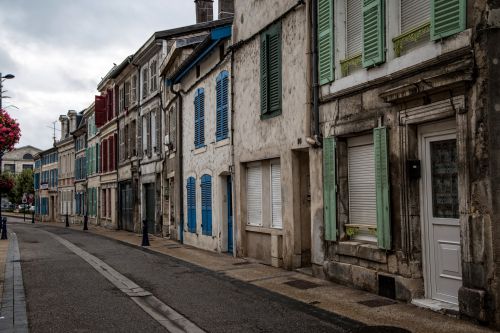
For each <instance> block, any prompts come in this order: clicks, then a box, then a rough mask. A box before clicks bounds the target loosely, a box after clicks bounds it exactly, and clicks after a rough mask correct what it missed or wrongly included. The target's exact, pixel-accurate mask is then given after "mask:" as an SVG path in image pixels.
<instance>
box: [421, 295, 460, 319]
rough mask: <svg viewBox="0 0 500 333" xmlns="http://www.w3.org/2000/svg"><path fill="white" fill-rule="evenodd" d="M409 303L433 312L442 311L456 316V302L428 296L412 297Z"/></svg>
mask: <svg viewBox="0 0 500 333" xmlns="http://www.w3.org/2000/svg"><path fill="white" fill-rule="evenodd" d="M411 304H413V305H415V306H418V307H420V308H424V309H429V310H432V311H434V312H439V313H443V314H446V315H449V316H452V317H458V315H459V313H460V312H459V308H458V305H457V304H452V303H447V302H443V301H439V300H436V299H430V298H419V299H413V300H412V301H411Z"/></svg>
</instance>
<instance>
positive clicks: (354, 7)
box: [346, 0, 363, 58]
mask: <svg viewBox="0 0 500 333" xmlns="http://www.w3.org/2000/svg"><path fill="white" fill-rule="evenodd" d="M362 50H363V1H362V0H346V58H350V57H353V56H356V55H359V54H361V52H362Z"/></svg>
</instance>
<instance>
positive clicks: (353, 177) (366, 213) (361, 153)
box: [347, 136, 377, 226]
mask: <svg viewBox="0 0 500 333" xmlns="http://www.w3.org/2000/svg"><path fill="white" fill-rule="evenodd" d="M347 154H348V168H349V169H348V183H349V224H365V225H374V226H375V225H376V224H377V202H376V191H375V157H374V147H373V138H372V136H369V137H358V138H353V139H352V140H349V141H348V151H347Z"/></svg>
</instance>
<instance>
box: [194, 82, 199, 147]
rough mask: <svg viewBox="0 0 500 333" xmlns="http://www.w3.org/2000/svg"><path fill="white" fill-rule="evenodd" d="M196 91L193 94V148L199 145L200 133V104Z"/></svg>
mask: <svg viewBox="0 0 500 333" xmlns="http://www.w3.org/2000/svg"><path fill="white" fill-rule="evenodd" d="M198 100H199V98H198V91H196V95H195V96H194V146H195V148H196V147H198V145H199V141H200V140H199V133H200V121H199V111H198V110H199V107H200V104H199V102H198Z"/></svg>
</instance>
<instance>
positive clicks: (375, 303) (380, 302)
mask: <svg viewBox="0 0 500 333" xmlns="http://www.w3.org/2000/svg"><path fill="white" fill-rule="evenodd" d="M358 303H359V304H361V305H365V306H368V307H370V308H378V307H380V306H386V305H392V304H396V303H397V302H395V301H391V300H390V299H370V300H367V301H361V302H358Z"/></svg>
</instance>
